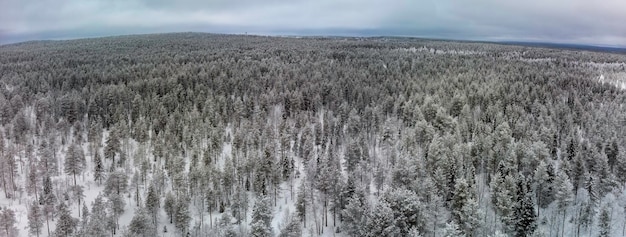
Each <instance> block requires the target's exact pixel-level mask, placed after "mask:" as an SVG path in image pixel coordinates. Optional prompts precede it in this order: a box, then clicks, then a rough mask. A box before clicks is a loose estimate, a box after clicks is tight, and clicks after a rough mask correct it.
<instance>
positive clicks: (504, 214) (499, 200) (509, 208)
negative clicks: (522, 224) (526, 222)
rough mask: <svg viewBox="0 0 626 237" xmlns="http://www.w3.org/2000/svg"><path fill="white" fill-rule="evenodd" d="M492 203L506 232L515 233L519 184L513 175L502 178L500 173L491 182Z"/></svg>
mask: <svg viewBox="0 0 626 237" xmlns="http://www.w3.org/2000/svg"><path fill="white" fill-rule="evenodd" d="M491 192H492V196H491V197H492V203H493V205H494V208H495V210H496V213H497V214H498V216H499V217H500V220H501V221H502V223H503V224H504V231H505V232H507V233H513V231H514V226H515V221H516V216H515V205H516V204H517V197H516V196H517V182H516V181H515V178H513V176H511V175H506V176H504V177H503V176H502V175H501V174H500V172H498V173H496V175H494V178H493V179H492V180H491Z"/></svg>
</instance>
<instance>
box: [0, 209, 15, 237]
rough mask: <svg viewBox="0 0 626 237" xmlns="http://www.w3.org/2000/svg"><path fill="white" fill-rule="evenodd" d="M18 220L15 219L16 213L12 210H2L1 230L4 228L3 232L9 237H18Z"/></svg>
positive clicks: (0, 211)
mask: <svg viewBox="0 0 626 237" xmlns="http://www.w3.org/2000/svg"><path fill="white" fill-rule="evenodd" d="M15 224H17V220H16V219H15V211H13V209H11V208H8V207H7V208H4V210H1V209H0V228H2V230H1V232H2V233H3V234H6V236H7V237H14V236H17V234H18V231H17V227H15Z"/></svg>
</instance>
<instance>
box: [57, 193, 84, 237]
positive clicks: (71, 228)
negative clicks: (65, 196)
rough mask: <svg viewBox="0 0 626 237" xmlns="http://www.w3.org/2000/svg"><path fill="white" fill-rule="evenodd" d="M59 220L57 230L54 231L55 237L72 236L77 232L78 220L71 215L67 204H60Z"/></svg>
mask: <svg viewBox="0 0 626 237" xmlns="http://www.w3.org/2000/svg"><path fill="white" fill-rule="evenodd" d="M58 209H59V219H58V220H57V225H56V229H55V230H54V234H55V236H59V237H62V236H71V235H72V233H74V232H75V231H76V226H77V224H78V220H77V219H76V218H74V217H72V215H71V214H70V210H69V209H68V208H67V206H66V205H65V203H63V202H61V204H59V207H58Z"/></svg>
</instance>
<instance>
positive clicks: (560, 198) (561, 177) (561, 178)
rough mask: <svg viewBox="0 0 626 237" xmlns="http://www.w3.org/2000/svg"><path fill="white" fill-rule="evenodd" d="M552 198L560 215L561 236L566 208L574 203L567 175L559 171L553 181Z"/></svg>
mask: <svg viewBox="0 0 626 237" xmlns="http://www.w3.org/2000/svg"><path fill="white" fill-rule="evenodd" d="M554 183H555V184H554V186H555V191H554V196H555V199H556V204H557V209H558V211H559V212H560V213H561V214H562V218H561V235H563V231H565V229H564V227H565V216H566V213H567V208H568V207H569V205H570V204H571V203H572V202H573V201H574V191H573V190H574V185H572V182H570V179H569V177H567V174H566V173H565V172H564V171H562V170H560V171H559V173H558V174H557V176H556V179H555V180H554Z"/></svg>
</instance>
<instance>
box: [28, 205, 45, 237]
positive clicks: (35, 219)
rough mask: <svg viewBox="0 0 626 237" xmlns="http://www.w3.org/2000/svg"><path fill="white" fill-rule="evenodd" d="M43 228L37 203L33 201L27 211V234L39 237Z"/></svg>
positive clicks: (41, 214) (41, 216)
mask: <svg viewBox="0 0 626 237" xmlns="http://www.w3.org/2000/svg"><path fill="white" fill-rule="evenodd" d="M42 227H43V213H42V212H41V209H40V208H39V203H38V202H37V201H33V203H32V204H31V205H30V208H29V209H28V233H29V234H31V235H35V236H37V237H39V233H41V228H42Z"/></svg>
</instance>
